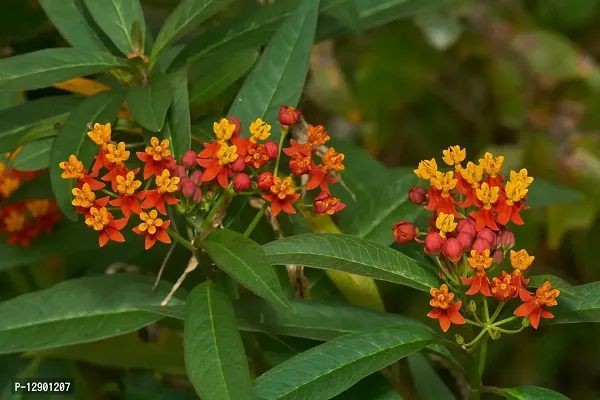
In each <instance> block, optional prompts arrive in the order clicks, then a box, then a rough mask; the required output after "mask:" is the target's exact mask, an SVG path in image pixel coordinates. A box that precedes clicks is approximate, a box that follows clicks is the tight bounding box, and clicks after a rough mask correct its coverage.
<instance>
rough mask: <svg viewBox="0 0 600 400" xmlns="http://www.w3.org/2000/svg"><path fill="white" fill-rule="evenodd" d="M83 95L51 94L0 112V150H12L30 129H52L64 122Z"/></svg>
mask: <svg viewBox="0 0 600 400" xmlns="http://www.w3.org/2000/svg"><path fill="white" fill-rule="evenodd" d="M82 100H83V97H80V96H51V97H45V98H42V99H38V100H32V101H28V102H26V103H23V104H20V105H18V106H16V107H11V108H9V109H6V110H3V111H1V112H0V152H2V153H4V152H9V151H13V150H14V149H15V148H16V147H17V145H18V144H19V141H20V140H21V139H22V137H23V136H24V135H25V134H28V133H29V132H30V131H38V130H40V131H45V130H48V129H53V128H54V125H55V124H56V123H57V122H60V123H62V122H64V121H65V120H66V118H67V116H68V115H69V113H70V112H71V110H73V108H75V107H76V106H77V105H79V103H81V101H82Z"/></svg>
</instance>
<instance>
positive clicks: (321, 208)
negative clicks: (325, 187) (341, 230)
mask: <svg viewBox="0 0 600 400" xmlns="http://www.w3.org/2000/svg"><path fill="white" fill-rule="evenodd" d="M313 207H314V208H315V211H316V212H317V214H319V215H325V214H327V215H333V214H334V213H336V212H340V211H342V210H343V209H344V208H346V205H345V204H344V203H342V202H341V201H340V199H338V198H336V197H333V196H332V195H331V194H329V193H327V192H321V193H319V194H318V195H317V197H315V201H314V202H313Z"/></svg>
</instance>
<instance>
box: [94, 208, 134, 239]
mask: <svg viewBox="0 0 600 400" xmlns="http://www.w3.org/2000/svg"><path fill="white" fill-rule="evenodd" d="M85 224H86V225H87V226H89V227H90V228H93V229H94V230H95V231H97V232H98V243H99V244H100V247H104V246H105V245H106V243H108V241H109V240H112V241H115V242H124V241H125V238H124V237H123V235H122V234H121V232H119V231H120V230H121V229H123V228H124V227H125V225H126V224H127V219H126V218H121V219H118V220H115V219H114V217H113V215H112V214H111V213H110V212H109V211H108V210H107V209H106V207H101V208H96V207H92V208H91V209H90V214H89V216H88V217H87V218H86V220H85Z"/></svg>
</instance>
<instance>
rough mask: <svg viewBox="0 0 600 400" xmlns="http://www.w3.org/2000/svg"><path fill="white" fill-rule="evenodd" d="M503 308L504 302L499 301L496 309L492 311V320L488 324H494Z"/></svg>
mask: <svg viewBox="0 0 600 400" xmlns="http://www.w3.org/2000/svg"><path fill="white" fill-rule="evenodd" d="M503 307H504V302H503V301H501V302H500V303H499V304H498V307H496V311H494V315H492V318H490V322H494V321H495V320H496V318H498V315H500V311H502V308H503Z"/></svg>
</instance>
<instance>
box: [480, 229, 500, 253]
mask: <svg viewBox="0 0 600 400" xmlns="http://www.w3.org/2000/svg"><path fill="white" fill-rule="evenodd" d="M476 237H477V239H483V240H487V242H488V243H489V244H490V247H489V248H492V247H496V234H495V233H494V232H493V231H492V230H491V229H489V228H483V229H482V230H480V231H479V232H477V236H476Z"/></svg>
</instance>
